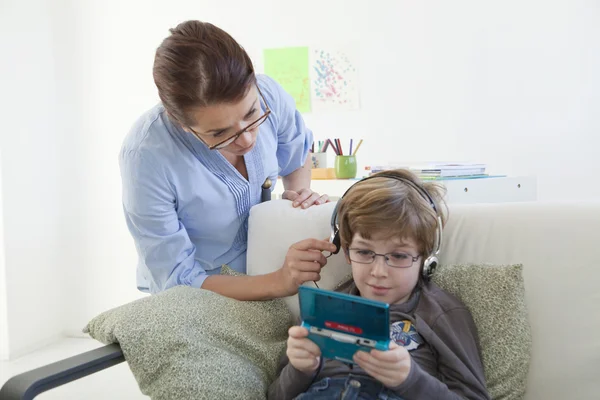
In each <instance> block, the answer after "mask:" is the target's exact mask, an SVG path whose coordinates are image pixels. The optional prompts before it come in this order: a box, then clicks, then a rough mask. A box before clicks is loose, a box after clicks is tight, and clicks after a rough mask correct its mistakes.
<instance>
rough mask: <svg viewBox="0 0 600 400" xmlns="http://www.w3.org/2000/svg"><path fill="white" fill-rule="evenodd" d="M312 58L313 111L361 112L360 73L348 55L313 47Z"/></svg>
mask: <svg viewBox="0 0 600 400" xmlns="http://www.w3.org/2000/svg"><path fill="white" fill-rule="evenodd" d="M310 55H311V57H310V58H311V59H310V76H311V100H312V108H313V110H314V111H318V110H329V109H342V110H355V109H357V108H358V107H359V98H358V73H357V71H356V64H355V63H354V62H353V61H352V59H351V57H350V55H349V54H348V52H343V51H330V50H326V49H321V48H311V54H310Z"/></svg>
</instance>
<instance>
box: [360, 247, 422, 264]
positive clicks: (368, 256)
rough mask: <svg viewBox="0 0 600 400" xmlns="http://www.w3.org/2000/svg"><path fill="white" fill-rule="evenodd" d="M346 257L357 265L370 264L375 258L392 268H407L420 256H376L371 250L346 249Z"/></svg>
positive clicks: (398, 254)
mask: <svg viewBox="0 0 600 400" xmlns="http://www.w3.org/2000/svg"><path fill="white" fill-rule="evenodd" d="M348 257H349V258H350V261H353V262H355V263H359V264H372V263H373V262H374V261H375V258H376V257H383V259H384V260H385V263H386V264H387V265H389V266H390V267H392V268H409V267H411V266H412V265H413V264H414V262H415V261H417V260H418V259H419V257H421V256H420V255H418V256H416V257H415V256H413V255H410V254H406V253H387V254H377V253H375V252H374V251H371V250H363V249H348Z"/></svg>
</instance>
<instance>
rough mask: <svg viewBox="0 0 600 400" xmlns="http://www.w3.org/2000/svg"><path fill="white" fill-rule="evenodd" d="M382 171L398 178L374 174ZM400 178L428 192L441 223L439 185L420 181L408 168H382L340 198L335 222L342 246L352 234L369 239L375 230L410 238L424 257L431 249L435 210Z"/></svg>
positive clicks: (347, 242) (442, 213)
mask: <svg viewBox="0 0 600 400" xmlns="http://www.w3.org/2000/svg"><path fill="white" fill-rule="evenodd" d="M382 174H385V175H394V176H397V177H399V178H401V179H398V180H397V179H390V178H386V177H378V175H382ZM402 179H404V180H408V181H410V182H412V183H414V184H415V185H419V186H421V187H422V188H424V189H425V190H426V191H427V193H429V195H430V196H431V198H432V200H433V202H434V204H435V206H436V209H437V210H438V213H439V214H440V216H441V217H442V224H444V223H445V220H446V218H445V215H446V213H445V210H443V209H442V208H441V207H442V206H443V205H444V203H443V199H442V198H443V195H444V189H443V187H441V186H439V185H437V184H434V183H432V182H429V183H422V182H421V181H420V179H419V178H418V177H417V176H416V175H415V174H413V173H412V172H410V171H408V170H403V169H398V170H393V171H385V172H382V173H378V174H374V175H373V177H372V178H370V179H368V180H365V181H364V182H359V183H357V184H356V185H354V186H353V187H352V188H351V189H350V190H349V191H348V193H346V195H344V197H343V198H342V199H341V200H340V205H339V209H338V223H339V226H340V239H341V245H342V248H344V249H345V248H347V247H348V246H349V245H350V243H351V242H352V238H353V237H354V235H355V234H356V233H358V234H360V236H362V237H364V238H365V239H367V240H369V239H371V236H372V234H373V233H375V232H377V233H378V234H379V233H384V234H386V235H387V236H389V237H397V238H402V239H405V238H411V239H412V240H414V241H415V242H416V244H417V245H418V246H419V251H420V252H421V254H423V255H425V257H427V256H428V255H429V254H431V253H432V252H433V250H434V245H435V241H436V229H437V224H438V222H437V215H436V212H435V210H434V209H433V207H432V206H431V204H430V202H429V200H428V199H426V198H425V197H424V196H423V194H421V193H420V192H419V191H418V190H416V189H415V188H414V187H412V186H411V185H410V183H406V182H403V181H402ZM440 228H441V227H440Z"/></svg>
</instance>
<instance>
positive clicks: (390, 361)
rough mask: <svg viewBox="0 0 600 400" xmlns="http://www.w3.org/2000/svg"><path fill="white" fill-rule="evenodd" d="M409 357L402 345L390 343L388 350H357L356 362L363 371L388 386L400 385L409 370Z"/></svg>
mask: <svg viewBox="0 0 600 400" xmlns="http://www.w3.org/2000/svg"><path fill="white" fill-rule="evenodd" d="M411 361H412V360H411V357H410V354H409V353H408V350H406V349H405V348H404V347H401V346H398V345H397V344H396V342H394V341H392V342H391V343H390V349H389V350H388V351H379V350H371V352H370V353H367V352H364V351H357V352H356V353H355V354H354V362H356V363H357V364H358V365H359V366H360V367H361V368H362V369H363V370H365V372H366V373H367V374H369V375H371V376H372V377H373V378H375V379H377V380H378V381H379V382H381V383H383V384H384V385H385V386H387V387H389V388H394V387H396V386H399V385H401V384H402V383H404V381H405V380H406V377H407V376H408V373H409V372H410V364H411Z"/></svg>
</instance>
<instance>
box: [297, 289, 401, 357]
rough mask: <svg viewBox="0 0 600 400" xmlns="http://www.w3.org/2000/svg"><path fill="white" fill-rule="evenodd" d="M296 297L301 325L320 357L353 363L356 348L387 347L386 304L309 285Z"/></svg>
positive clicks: (388, 315) (388, 321)
mask: <svg viewBox="0 0 600 400" xmlns="http://www.w3.org/2000/svg"><path fill="white" fill-rule="evenodd" d="M298 297H299V299H300V317H301V319H302V326H303V327H305V328H306V329H308V338H309V339H310V340H312V341H313V342H315V343H316V344H317V345H318V346H319V348H320V349H321V353H322V355H323V357H325V358H330V359H335V360H339V361H343V362H346V363H352V364H354V361H353V360H352V357H353V356H354V353H356V352H357V351H358V350H363V351H365V352H367V353H368V352H370V351H371V350H372V349H377V350H382V351H385V350H388V348H389V344H390V314H389V307H390V306H389V304H386V303H382V302H379V301H374V300H369V299H365V298H362V297H359V296H353V295H350V294H345V293H339V292H333V291H330V290H323V289H317V288H313V287H308V286H300V288H299V289H298Z"/></svg>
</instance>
